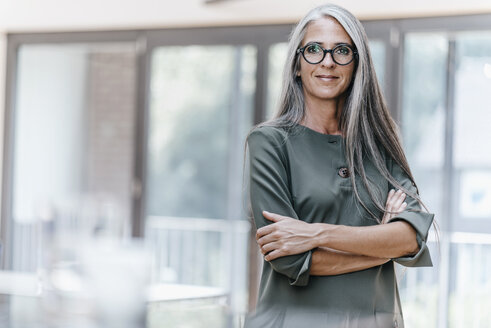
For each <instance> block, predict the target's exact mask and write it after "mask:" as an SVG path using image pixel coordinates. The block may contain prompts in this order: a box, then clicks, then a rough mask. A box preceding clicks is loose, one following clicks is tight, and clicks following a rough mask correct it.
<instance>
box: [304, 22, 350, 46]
mask: <svg viewBox="0 0 491 328" xmlns="http://www.w3.org/2000/svg"><path fill="white" fill-rule="evenodd" d="M308 42H317V43H320V44H322V45H326V46H327V45H333V44H339V43H349V44H352V41H351V38H350V36H349V34H348V33H347V32H346V30H345V29H344V28H343V26H341V24H339V22H338V21H337V20H336V19H334V18H332V17H322V18H319V19H317V20H315V21H312V22H310V23H309V24H308V25H307V27H306V30H305V35H304V38H303V41H302V44H306V43H308Z"/></svg>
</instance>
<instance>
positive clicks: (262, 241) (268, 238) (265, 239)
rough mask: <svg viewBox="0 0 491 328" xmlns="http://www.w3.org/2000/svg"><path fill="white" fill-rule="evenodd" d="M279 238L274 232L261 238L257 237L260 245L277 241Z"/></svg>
mask: <svg viewBox="0 0 491 328" xmlns="http://www.w3.org/2000/svg"><path fill="white" fill-rule="evenodd" d="M277 239H278V238H275V237H273V235H272V234H268V235H264V236H262V237H261V238H259V239H257V240H256V242H257V244H258V245H259V247H261V246H263V245H266V244H268V243H271V242H273V241H276V240H277Z"/></svg>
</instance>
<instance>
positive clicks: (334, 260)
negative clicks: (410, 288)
mask: <svg viewBox="0 0 491 328" xmlns="http://www.w3.org/2000/svg"><path fill="white" fill-rule="evenodd" d="M389 261H390V259H388V258H387V259H384V258H378V257H371V256H364V255H356V254H351V253H347V252H341V251H338V250H335V249H331V248H327V247H319V248H317V249H315V250H314V252H313V253H312V267H311V269H310V275H312V276H333V275H338V274H343V273H350V272H355V271H360V270H365V269H369V268H373V267H375V266H379V265H382V264H384V263H387V262H389Z"/></svg>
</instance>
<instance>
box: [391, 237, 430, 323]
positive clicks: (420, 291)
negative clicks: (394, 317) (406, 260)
mask: <svg viewBox="0 0 491 328" xmlns="http://www.w3.org/2000/svg"><path fill="white" fill-rule="evenodd" d="M428 247H429V249H430V252H431V255H432V260H433V267H429V268H406V267H402V266H399V265H397V266H396V268H397V272H398V275H397V276H398V281H399V289H400V291H401V299H402V303H403V304H402V310H403V315H404V321H405V325H406V326H407V327H414V328H418V327H421V328H426V327H437V319H438V293H439V289H438V287H439V286H438V280H439V279H438V278H439V276H438V275H439V272H440V256H439V254H440V245H439V244H438V243H436V242H430V243H428Z"/></svg>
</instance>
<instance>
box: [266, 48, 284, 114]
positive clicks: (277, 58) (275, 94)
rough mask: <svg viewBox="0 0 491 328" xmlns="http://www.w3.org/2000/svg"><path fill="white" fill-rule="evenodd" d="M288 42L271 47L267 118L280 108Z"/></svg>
mask: <svg viewBox="0 0 491 328" xmlns="http://www.w3.org/2000/svg"><path fill="white" fill-rule="evenodd" d="M287 47H288V43H286V42H282V43H276V44H273V45H272V46H271V47H269V58H268V93H267V98H266V119H270V118H272V117H273V115H274V114H275V113H276V111H277V110H278V106H279V103H278V101H279V97H280V93H281V83H282V81H283V68H284V66H285V61H286V56H287V51H288V49H287Z"/></svg>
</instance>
